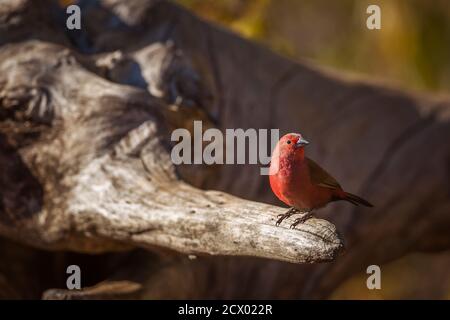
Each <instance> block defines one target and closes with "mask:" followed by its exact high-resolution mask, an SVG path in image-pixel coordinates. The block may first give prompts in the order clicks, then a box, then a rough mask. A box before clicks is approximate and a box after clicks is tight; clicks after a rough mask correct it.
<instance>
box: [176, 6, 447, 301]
mask: <svg viewBox="0 0 450 320" xmlns="http://www.w3.org/2000/svg"><path fill="white" fill-rule="evenodd" d="M177 2H178V3H180V4H181V5H183V6H185V7H187V8H189V9H190V10H192V11H193V12H195V13H196V14H197V15H199V16H201V17H203V18H205V19H206V20H209V21H213V22H215V23H217V24H219V25H222V26H224V27H226V28H227V29H231V30H233V31H235V32H237V33H239V34H240V35H242V36H244V37H246V38H249V39H252V40H254V41H257V42H259V43H261V44H262V45H264V46H267V47H269V48H271V49H272V50H274V51H275V52H278V53H279V54H282V55H284V56H287V57H289V58H291V59H293V60H296V61H302V62H305V61H307V62H311V63H313V64H315V65H318V66H323V67H330V68H332V69H335V70H339V71H342V72H345V73H346V74H353V75H355V76H356V77H360V78H371V79H376V80H379V81H383V82H386V83H388V84H389V85H392V86H395V87H398V88H403V89H405V90H414V91H419V92H430V93H433V95H435V96H436V95H448V93H449V91H450V1H448V0H433V1H428V0H408V1H405V0H386V1H364V0H340V1H330V0H302V1H300V0H177ZM369 4H377V5H379V6H380V8H381V30H368V29H367V28H366V27H365V26H366V19H367V17H368V14H367V13H366V8H367V6H368V5H369ZM381 269H382V290H372V291H369V290H367V287H366V286H365V283H366V278H367V275H366V274H365V273H363V274H358V275H355V276H353V277H352V278H350V279H348V280H347V281H346V282H345V283H344V284H342V285H341V286H340V287H339V288H338V289H337V290H336V291H335V292H334V293H333V295H332V297H331V298H336V299H341V298H342V299H347V298H356V299H399V298H410V299H417V298H434V299H450V252H444V253H439V254H428V253H427V254H423V253H415V254H410V255H408V256H406V257H403V258H401V259H399V260H397V261H393V262H391V263H388V264H386V265H384V266H381Z"/></svg>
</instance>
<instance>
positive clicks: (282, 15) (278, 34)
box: [178, 0, 450, 92]
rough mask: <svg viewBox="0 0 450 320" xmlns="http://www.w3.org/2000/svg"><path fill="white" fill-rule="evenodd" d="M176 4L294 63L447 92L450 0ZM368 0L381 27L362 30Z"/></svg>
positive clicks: (205, 0) (206, 0) (198, 0)
mask: <svg viewBox="0 0 450 320" xmlns="http://www.w3.org/2000/svg"><path fill="white" fill-rule="evenodd" d="M178 2H179V3H181V4H182V5H184V6H186V7H188V8H189V9H191V10H192V11H194V12H195V13H196V14H197V15H200V16H202V17H204V18H205V19H207V20H210V21H214V22H216V23H219V24H221V25H224V26H226V27H227V28H230V29H232V30H234V31H236V32H237V33H239V34H241V35H243V36H245V37H248V38H251V39H254V40H256V41H258V42H261V43H263V44H265V45H267V46H269V47H270V48H272V49H273V50H275V51H277V52H279V53H281V54H283V55H285V56H288V57H290V58H293V59H294V60H300V59H308V60H312V61H314V62H315V63H316V64H318V65H324V66H331V67H333V68H336V69H340V70H344V71H347V72H349V71H350V72H357V73H362V74H366V75H368V76H370V77H371V78H372V77H376V78H380V79H386V80H388V82H391V83H393V84H395V85H397V86H400V87H404V88H413V89H418V90H426V91H433V92H448V91H450V1H449V0H432V1H430V0H381V1H380V0H377V1H366V0H339V1H333V0H178ZM369 4H377V5H379V6H380V8H381V30H368V29H367V28H366V19H367V17H368V14H367V13H366V9H367V7H368V5H369Z"/></svg>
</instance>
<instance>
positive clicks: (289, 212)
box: [275, 208, 297, 227]
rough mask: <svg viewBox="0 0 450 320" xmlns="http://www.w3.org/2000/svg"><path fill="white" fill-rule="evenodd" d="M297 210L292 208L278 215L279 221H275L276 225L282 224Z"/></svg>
mask: <svg viewBox="0 0 450 320" xmlns="http://www.w3.org/2000/svg"><path fill="white" fill-rule="evenodd" d="M296 212H297V209H295V208H290V209H289V210H288V211H287V212H285V213H282V214H279V215H277V218H278V220H277V222H275V225H276V226H277V227H278V226H279V225H280V223H281V222H283V220H284V219H287V218H289V217H290V216H292V215H293V214H295V213H296Z"/></svg>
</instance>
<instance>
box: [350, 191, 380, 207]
mask: <svg viewBox="0 0 450 320" xmlns="http://www.w3.org/2000/svg"><path fill="white" fill-rule="evenodd" d="M343 200H347V201H348V202H351V203H353V204H354V205H355V206H358V205H360V204H362V205H364V206H366V207H373V204H371V203H370V202H369V201H367V200H364V199H363V198H361V197H358V196H357V195H354V194H352V193H349V192H344V199H343Z"/></svg>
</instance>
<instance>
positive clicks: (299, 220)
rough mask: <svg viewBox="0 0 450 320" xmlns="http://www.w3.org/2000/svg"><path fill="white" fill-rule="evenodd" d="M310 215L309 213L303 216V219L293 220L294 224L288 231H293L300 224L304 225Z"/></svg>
mask: <svg viewBox="0 0 450 320" xmlns="http://www.w3.org/2000/svg"><path fill="white" fill-rule="evenodd" d="M311 216H312V214H311V213H309V212H308V213H307V214H305V215H304V216H303V217H300V218H297V219H295V220H294V222H293V223H292V224H291V226H290V229H295V227H296V226H297V225H299V224H300V223H304V222H305V221H306V220H308V219H309V218H311Z"/></svg>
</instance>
